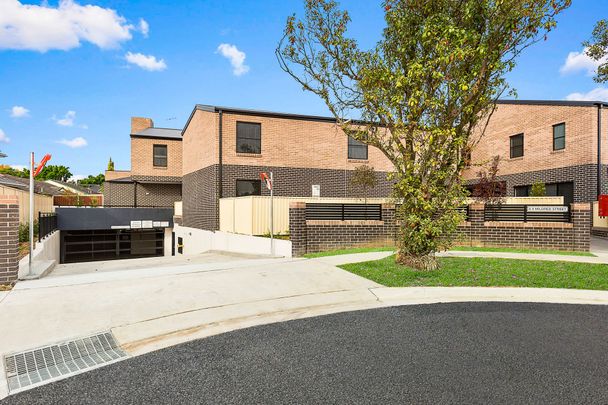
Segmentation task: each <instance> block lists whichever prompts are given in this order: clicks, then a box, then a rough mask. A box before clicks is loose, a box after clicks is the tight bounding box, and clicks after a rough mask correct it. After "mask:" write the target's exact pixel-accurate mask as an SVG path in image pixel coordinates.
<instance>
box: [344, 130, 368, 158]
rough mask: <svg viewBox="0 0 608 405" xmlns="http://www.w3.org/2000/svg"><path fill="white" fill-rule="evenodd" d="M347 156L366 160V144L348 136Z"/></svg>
mask: <svg viewBox="0 0 608 405" xmlns="http://www.w3.org/2000/svg"><path fill="white" fill-rule="evenodd" d="M348 158H349V159H361V160H367V145H366V144H364V143H363V142H359V141H357V140H356V139H353V138H351V137H350V136H349V137H348Z"/></svg>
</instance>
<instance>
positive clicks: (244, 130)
mask: <svg viewBox="0 0 608 405" xmlns="http://www.w3.org/2000/svg"><path fill="white" fill-rule="evenodd" d="M236 151H237V152H238V153H257V154H260V153H262V124H258V123H255V122H237V123H236Z"/></svg>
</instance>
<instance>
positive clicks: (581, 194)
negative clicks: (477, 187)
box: [468, 164, 608, 203]
mask: <svg viewBox="0 0 608 405" xmlns="http://www.w3.org/2000/svg"><path fill="white" fill-rule="evenodd" d="M603 166H604V168H603V173H605V171H606V169H607V168H608V166H606V165H603ZM499 174H500V172H499ZM603 178H604V177H603ZM497 180H498V181H505V182H506V183H507V195H508V196H514V195H515V190H514V187H516V186H528V185H531V184H534V183H535V182H537V181H542V182H543V183H545V184H548V183H562V182H573V183H574V202H575V203H578V202H590V201H597V165H594V164H589V165H578V166H569V167H562V168H558V169H550V170H536V171H529V172H522V173H517V174H511V175H506V176H497ZM474 183H476V181H475V180H470V181H468V184H474ZM602 188H603V189H604V190H605V192H608V184H606V182H605V181H602Z"/></svg>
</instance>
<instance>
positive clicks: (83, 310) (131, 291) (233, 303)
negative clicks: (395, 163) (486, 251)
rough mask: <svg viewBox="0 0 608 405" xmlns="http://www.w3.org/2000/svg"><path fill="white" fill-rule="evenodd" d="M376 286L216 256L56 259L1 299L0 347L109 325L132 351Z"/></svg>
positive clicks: (300, 267)
mask: <svg viewBox="0 0 608 405" xmlns="http://www.w3.org/2000/svg"><path fill="white" fill-rule="evenodd" d="M376 286H377V285H376V284H375V283H373V282H371V281H368V280H365V279H362V278H360V277H358V276H355V275H352V274H350V273H347V272H344V271H342V270H339V269H337V268H335V267H334V266H331V265H329V264H323V263H317V264H315V265H314V266H310V264H309V261H306V260H297V259H296V260H293V259H282V258H281V259H276V258H265V257H257V258H253V257H242V256H234V255H223V254H218V253H214V254H210V255H200V256H196V257H190V258H185V259H184V260H181V261H170V260H169V261H164V260H162V259H161V260H157V261H155V260H149V259H145V260H143V261H138V260H129V261H124V262H123V263H122V266H120V263H116V262H114V263H107V264H102V263H89V264H79V265H69V266H60V267H59V268H58V269H57V270H56V271H55V272H54V274H53V275H52V276H50V277H47V278H44V279H40V280H32V281H23V282H19V283H18V284H17V285H16V286H15V288H14V289H13V290H12V291H10V292H9V293H8V294H3V296H0V299H2V301H1V302H0V325H2V333H0V350H1V352H0V354H2V355H5V354H9V353H15V352H19V351H22V350H29V349H35V348H37V347H40V346H43V345H47V344H52V343H56V342H62V341H66V340H69V339H72V338H78V337H84V336H88V335H92V334H95V333H99V332H102V331H108V330H111V331H112V332H113V333H114V335H115V336H116V338H117V340H118V342H119V344H120V345H121V346H122V347H123V348H125V349H126V350H127V351H128V352H129V353H131V354H137V353H143V352H148V351H150V350H154V349H156V348H159V347H165V346H168V345H171V344H174V343H176V342H181V341H185V340H190V339H192V338H193V337H197V336H200V334H203V335H206V334H213V333H219V332H220V331H222V330H223V328H225V330H230V328H231V326H230V323H231V322H242V321H243V320H244V319H251V320H252V321H254V322H259V320H256V317H259V316H262V314H264V315H265V316H268V319H269V322H270V321H272V320H271V319H272V314H280V315H279V316H280V317H281V316H289V317H293V316H294V314H293V311H298V310H302V309H303V308H311V307H313V308H314V307H326V306H331V305H337V304H339V305H344V304H347V303H349V302H360V301H361V300H367V301H369V302H374V301H375V298H374V296H373V294H370V293H369V290H368V289H369V288H371V287H376ZM286 314H289V315H286ZM1 374H2V376H4V373H3V372H2V373H1ZM3 391H4V392H3ZM3 394H4V395H6V385H5V384H3V383H2V381H0V398H1V397H2V396H3Z"/></svg>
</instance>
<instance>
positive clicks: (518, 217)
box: [484, 204, 570, 222]
mask: <svg viewBox="0 0 608 405" xmlns="http://www.w3.org/2000/svg"><path fill="white" fill-rule="evenodd" d="M484 221H511V222H570V207H569V206H568V205H547V204H543V205H540V204H539V205H521V204H517V205H516V204H501V205H486V206H485V210H484Z"/></svg>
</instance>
